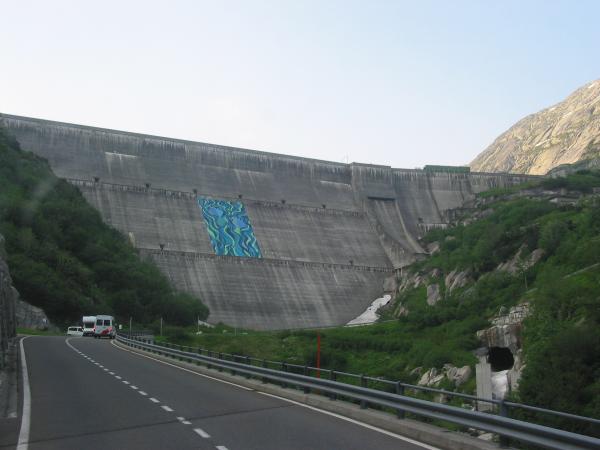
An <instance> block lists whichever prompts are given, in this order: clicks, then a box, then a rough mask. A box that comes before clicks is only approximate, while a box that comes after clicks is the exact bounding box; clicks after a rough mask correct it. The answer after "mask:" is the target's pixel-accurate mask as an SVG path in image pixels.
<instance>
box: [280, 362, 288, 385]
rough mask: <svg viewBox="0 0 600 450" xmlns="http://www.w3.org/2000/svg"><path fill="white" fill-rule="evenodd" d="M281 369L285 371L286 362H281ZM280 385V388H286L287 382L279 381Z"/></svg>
mask: <svg viewBox="0 0 600 450" xmlns="http://www.w3.org/2000/svg"><path fill="white" fill-rule="evenodd" d="M281 370H283V371H284V372H287V364H286V363H284V362H282V363H281ZM281 387H282V388H286V387H287V384H285V383H284V382H283V381H282V382H281Z"/></svg>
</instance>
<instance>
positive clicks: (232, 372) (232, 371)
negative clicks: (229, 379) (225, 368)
mask: <svg viewBox="0 0 600 450" xmlns="http://www.w3.org/2000/svg"><path fill="white" fill-rule="evenodd" d="M231 357H232V358H233V362H236V360H235V355H231ZM231 375H235V369H233V368H232V369H231Z"/></svg>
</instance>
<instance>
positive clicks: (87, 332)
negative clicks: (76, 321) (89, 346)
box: [81, 316, 96, 336]
mask: <svg viewBox="0 0 600 450" xmlns="http://www.w3.org/2000/svg"><path fill="white" fill-rule="evenodd" d="M81 323H83V335H84V336H93V335H94V327H95V326H96V316H83V319H81Z"/></svg>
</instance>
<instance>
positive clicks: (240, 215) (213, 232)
mask: <svg viewBox="0 0 600 450" xmlns="http://www.w3.org/2000/svg"><path fill="white" fill-rule="evenodd" d="M198 205H199V206H200V209H201V210H202V215H203V216H204V221H205V222H206V228H207V229H208V235H209V236H210V243H211V244H212V246H213V249H214V250H215V253H216V254H217V255H219V256H245V257H249V258H261V257H262V254H261V253H260V247H259V246H258V241H257V240H256V236H254V231H253V230H252V225H250V219H249V218H248V214H247V213H246V208H244V204H243V203H241V202H230V201H227V200H214V199H210V198H198Z"/></svg>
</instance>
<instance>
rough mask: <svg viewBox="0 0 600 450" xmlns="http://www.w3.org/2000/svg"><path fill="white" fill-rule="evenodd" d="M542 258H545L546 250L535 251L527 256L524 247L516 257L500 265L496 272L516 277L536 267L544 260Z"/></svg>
mask: <svg viewBox="0 0 600 450" xmlns="http://www.w3.org/2000/svg"><path fill="white" fill-rule="evenodd" d="M542 256H544V250H542V249H540V248H538V249H535V250H534V251H532V252H531V253H530V254H529V255H527V256H525V247H524V246H522V247H521V248H519V251H518V252H517V253H516V254H515V256H513V257H512V258H511V259H509V260H508V261H506V262H503V263H501V264H500V265H498V267H497V268H496V270H498V271H501V272H508V273H510V274H511V275H516V274H518V273H520V272H523V271H525V270H527V269H529V268H530V267H533V266H534V265H536V264H537V263H538V261H539V260H540V259H542Z"/></svg>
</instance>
